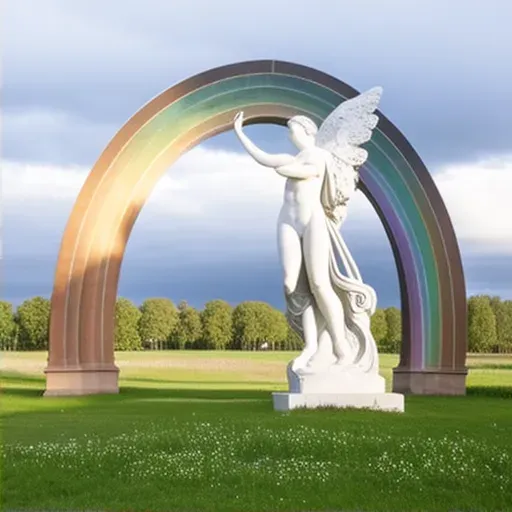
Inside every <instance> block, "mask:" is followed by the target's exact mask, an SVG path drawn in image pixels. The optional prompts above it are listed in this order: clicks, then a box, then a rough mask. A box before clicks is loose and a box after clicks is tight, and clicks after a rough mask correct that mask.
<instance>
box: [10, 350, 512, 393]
mask: <svg viewBox="0 0 512 512" xmlns="http://www.w3.org/2000/svg"><path fill="white" fill-rule="evenodd" d="M296 355H297V353H295V352H242V351H226V352H216V351H202V350H197V351H180V350H177V351H146V352H118V353H117V354H116V364H117V365H118V366H119V368H120V370H121V373H120V382H121V386H143V387H148V388H151V387H165V388H173V387H180V388H182V387H183V386H185V387H187V388H189V387H190V386H192V387H194V388H215V389H226V388H227V389H229V388H231V387H233V385H234V384H236V387H237V388H240V387H241V388H243V389H265V390H279V389H286V375H285V373H286V372H285V368H286V364H287V363H288V361H290V360H291V359H293V358H294V357H296ZM46 357H47V355H46V352H3V353H1V355H0V371H2V372H4V373H5V372H7V373H12V372H15V373H22V374H24V375H30V376H39V377H43V370H44V368H45V366H46ZM397 364H398V356H396V355H392V354H381V355H380V366H381V374H382V375H383V376H384V377H385V379H386V382H387V385H388V388H389V389H391V379H392V369H393V368H394V367H395V366H396V365H397ZM467 364H468V367H469V369H470V372H469V376H468V380H467V382H468V385H469V386H511V387H512V371H511V370H512V355H505V356H503V355H494V354H493V355H470V356H468V361H467Z"/></svg>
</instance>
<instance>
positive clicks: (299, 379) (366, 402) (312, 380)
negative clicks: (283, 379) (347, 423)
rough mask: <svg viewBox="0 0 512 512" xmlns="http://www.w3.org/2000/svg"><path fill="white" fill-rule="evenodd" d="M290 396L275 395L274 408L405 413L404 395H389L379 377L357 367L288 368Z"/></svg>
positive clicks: (382, 380) (278, 409) (287, 394)
mask: <svg viewBox="0 0 512 512" xmlns="http://www.w3.org/2000/svg"><path fill="white" fill-rule="evenodd" d="M287 373H288V385H289V392H288V393H273V395H272V398H273V402H274V409H275V410H277V411H289V410H292V409H296V408H301V407H306V408H319V407H342V408H346V407H355V408H367V409H377V410H382V411H394V412H403V411H404V395H402V394H399V393H386V391H385V390H386V383H385V380H384V378H383V377H381V376H380V375H378V374H376V373H375V374H368V373H363V372H361V371H360V370H358V369H357V368H346V367H345V368H343V367H340V366H336V365H331V366H330V367H328V368H324V369H322V370H311V369H301V370H297V371H294V370H292V368H291V364H290V365H288V370H287Z"/></svg>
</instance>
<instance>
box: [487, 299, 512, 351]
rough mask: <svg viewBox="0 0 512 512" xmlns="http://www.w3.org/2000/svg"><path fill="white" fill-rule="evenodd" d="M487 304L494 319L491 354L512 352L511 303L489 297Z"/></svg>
mask: <svg viewBox="0 0 512 512" xmlns="http://www.w3.org/2000/svg"><path fill="white" fill-rule="evenodd" d="M489 303H490V305H491V308H492V310H493V313H494V317H495V318H496V338H497V340H496V346H495V347H494V348H493V352H500V353H508V352H512V301H510V300H508V301H502V300H501V298H500V297H490V298H489Z"/></svg>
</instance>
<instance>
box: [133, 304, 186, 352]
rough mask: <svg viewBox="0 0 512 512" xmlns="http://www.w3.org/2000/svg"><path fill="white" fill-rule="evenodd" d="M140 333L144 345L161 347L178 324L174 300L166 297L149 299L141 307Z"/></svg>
mask: <svg viewBox="0 0 512 512" xmlns="http://www.w3.org/2000/svg"><path fill="white" fill-rule="evenodd" d="M140 312H141V316H140V318H139V324H138V328H139V335H140V338H141V341H142V345H143V346H144V347H148V348H154V347H161V346H162V343H166V342H167V341H168V339H169V337H170V335H171V334H172V332H173V330H174V329H175V327H176V325H177V324H178V311H177V309H176V306H175V305H174V304H173V302H172V301H171V300H169V299H165V298H154V299H147V300H145V301H144V302H143V303H142V306H141V307H140Z"/></svg>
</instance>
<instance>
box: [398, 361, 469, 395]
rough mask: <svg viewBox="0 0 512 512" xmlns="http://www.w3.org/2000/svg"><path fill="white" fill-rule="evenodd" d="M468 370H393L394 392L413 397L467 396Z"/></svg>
mask: <svg viewBox="0 0 512 512" xmlns="http://www.w3.org/2000/svg"><path fill="white" fill-rule="evenodd" d="M467 373H468V372H467V370H458V371H456V370H445V371H443V370H435V371H428V370H424V371H414V370H407V369H402V368H395V369H394V370H393V391H395V392H398V393H405V394H411V395H465V394H466V376H467Z"/></svg>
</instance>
